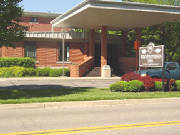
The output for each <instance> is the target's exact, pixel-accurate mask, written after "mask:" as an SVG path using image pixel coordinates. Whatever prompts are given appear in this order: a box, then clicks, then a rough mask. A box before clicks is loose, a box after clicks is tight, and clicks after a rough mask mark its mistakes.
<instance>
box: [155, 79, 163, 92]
mask: <svg viewBox="0 0 180 135" xmlns="http://www.w3.org/2000/svg"><path fill="white" fill-rule="evenodd" d="M154 86H155V87H154V89H155V90H157V91H161V90H162V89H163V85H162V82H161V81H155V82H154Z"/></svg>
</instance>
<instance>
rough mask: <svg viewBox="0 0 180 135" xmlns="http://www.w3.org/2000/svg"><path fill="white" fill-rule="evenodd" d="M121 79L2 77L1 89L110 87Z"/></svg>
mask: <svg viewBox="0 0 180 135" xmlns="http://www.w3.org/2000/svg"><path fill="white" fill-rule="evenodd" d="M119 80H120V77H112V78H109V79H102V78H100V77H91V78H85V77H84V78H83V77H82V78H68V77H67V78H60V77H59V78H58V77H56V78H48V77H47V78H46V77H44V78H43V77H41V78H1V79H0V89H4V88H6V89H7V88H17V87H18V88H30V89H31V88H33V89H34V88H59V87H91V88H108V87H109V85H110V84H112V83H114V82H117V81H119Z"/></svg>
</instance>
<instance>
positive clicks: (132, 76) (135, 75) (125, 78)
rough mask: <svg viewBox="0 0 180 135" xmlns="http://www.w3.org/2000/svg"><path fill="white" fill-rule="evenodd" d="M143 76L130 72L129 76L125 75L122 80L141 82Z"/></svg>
mask: <svg viewBox="0 0 180 135" xmlns="http://www.w3.org/2000/svg"><path fill="white" fill-rule="evenodd" d="M140 78H141V76H140V75H139V74H137V73H135V72H130V73H127V74H124V75H123V76H122V78H121V80H123V81H132V80H139V79H140Z"/></svg>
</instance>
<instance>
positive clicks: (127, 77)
mask: <svg viewBox="0 0 180 135" xmlns="http://www.w3.org/2000/svg"><path fill="white" fill-rule="evenodd" d="M121 80H123V81H132V80H139V81H141V82H143V83H144V88H145V89H146V90H150V89H152V88H154V81H153V79H152V78H151V77H150V76H140V75H139V74H137V73H135V72H130V73H127V74H124V75H123V76H122V78H121Z"/></svg>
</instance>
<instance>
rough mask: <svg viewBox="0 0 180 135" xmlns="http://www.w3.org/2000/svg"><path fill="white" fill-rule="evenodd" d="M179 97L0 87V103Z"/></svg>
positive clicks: (162, 93) (89, 89) (153, 93)
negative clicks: (3, 88)
mask: <svg viewBox="0 0 180 135" xmlns="http://www.w3.org/2000/svg"><path fill="white" fill-rule="evenodd" d="M168 97H180V92H179V91H178V92H177V91H176V92H140V93H134V92H129V93H128V92H127V93H125V92H111V91H110V90H109V89H97V88H57V89H7V90H2V89H0V104H18V103H34V102H64V101H91V100H117V99H147V98H168Z"/></svg>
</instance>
